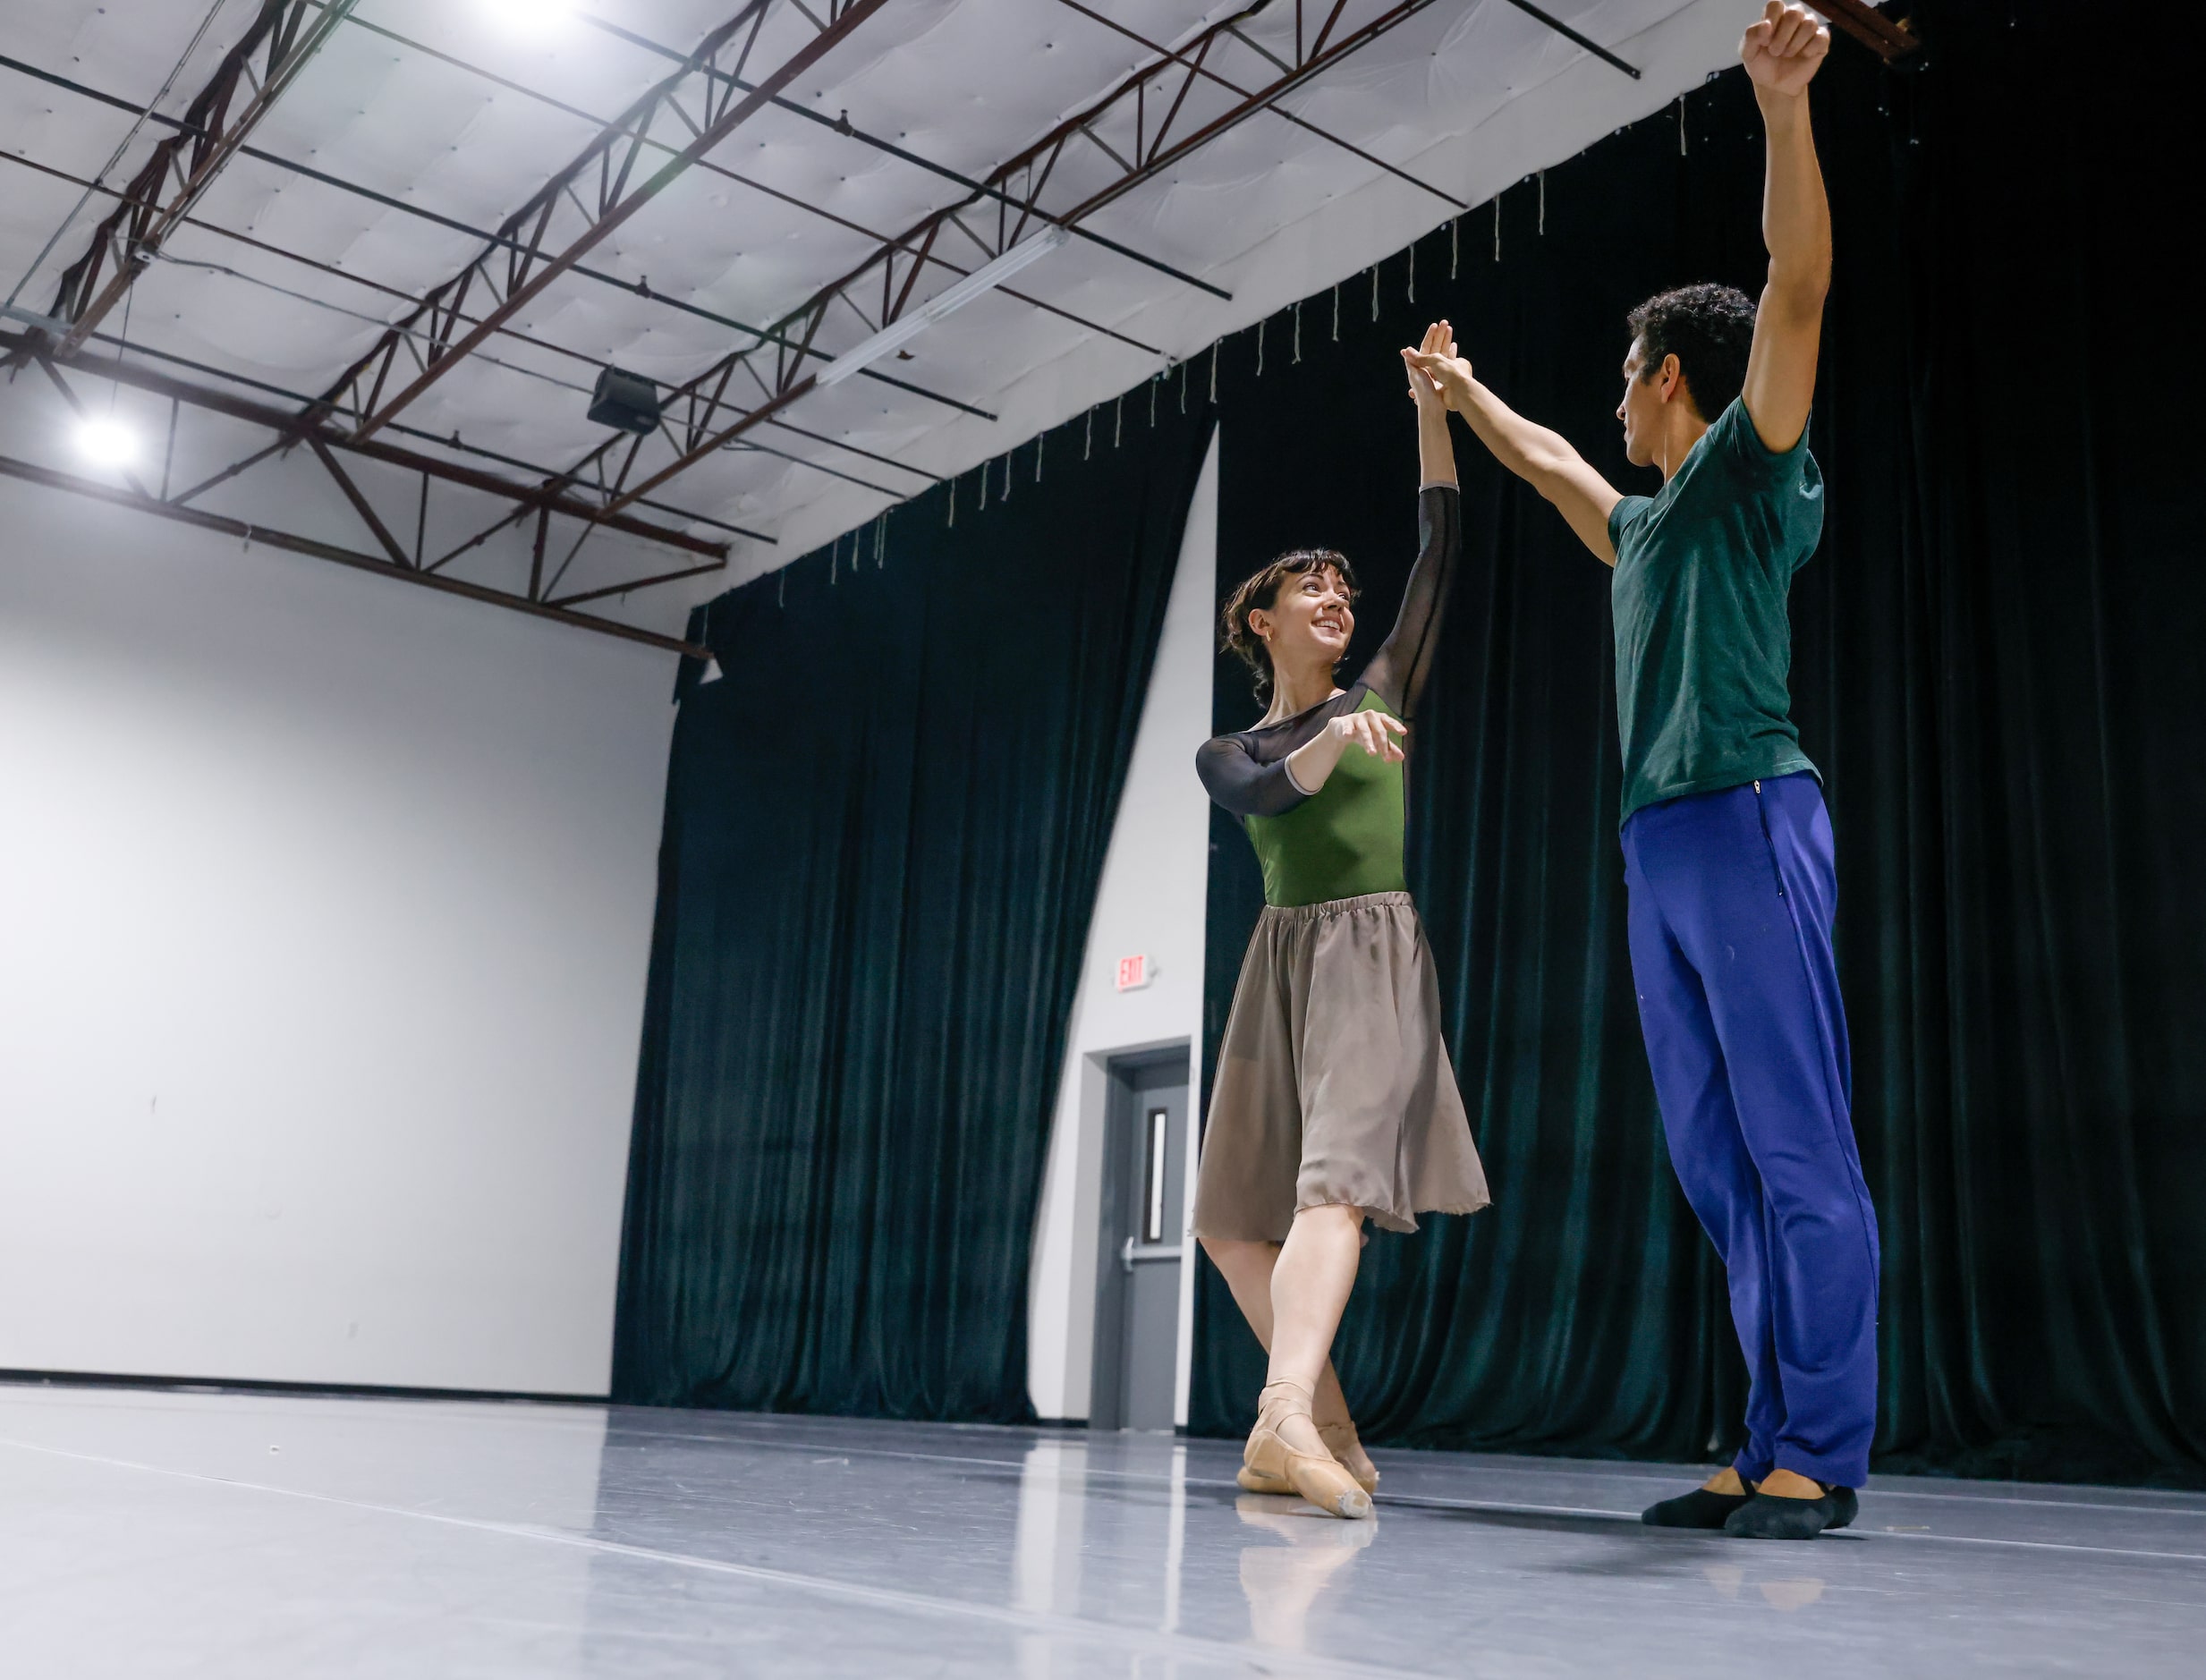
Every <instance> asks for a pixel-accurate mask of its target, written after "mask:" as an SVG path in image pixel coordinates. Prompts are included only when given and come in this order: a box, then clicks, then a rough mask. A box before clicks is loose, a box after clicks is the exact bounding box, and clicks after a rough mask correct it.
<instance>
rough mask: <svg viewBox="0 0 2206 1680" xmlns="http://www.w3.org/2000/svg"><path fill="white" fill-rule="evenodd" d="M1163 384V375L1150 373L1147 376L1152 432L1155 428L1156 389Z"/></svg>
mask: <svg viewBox="0 0 2206 1680" xmlns="http://www.w3.org/2000/svg"><path fill="white" fill-rule="evenodd" d="M1163 383H1164V375H1162V374H1161V373H1152V374H1150V376H1149V424H1150V429H1151V430H1152V431H1153V430H1155V429H1156V426H1157V387H1158V386H1160V385H1162V384H1163Z"/></svg>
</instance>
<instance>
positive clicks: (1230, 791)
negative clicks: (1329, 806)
mask: <svg viewBox="0 0 2206 1680" xmlns="http://www.w3.org/2000/svg"><path fill="white" fill-rule="evenodd" d="M1195 773H1196V774H1197V775H1198V776H1201V777H1202V785H1203V787H1204V788H1205V789H1206V790H1207V791H1208V792H1209V795H1210V797H1211V798H1212V799H1214V800H1216V801H1217V802H1218V803H1219V804H1220V805H1223V806H1224V807H1225V808H1226V810H1230V811H1231V812H1233V814H1234V815H1235V816H1236V817H1277V816H1281V815H1283V814H1285V812H1287V811H1290V810H1294V808H1295V806H1297V805H1299V804H1301V803H1302V801H1304V800H1305V799H1307V798H1309V797H1310V795H1309V794H1307V793H1303V792H1302V789H1300V788H1299V787H1297V786H1295V785H1294V783H1293V782H1292V781H1290V780H1289V779H1288V778H1287V768H1286V760H1285V759H1279V760H1278V761H1277V763H1275V764H1259V763H1258V762H1257V761H1256V757H1255V755H1254V754H1253V753H1251V751H1249V750H1248V748H1247V747H1246V746H1244V745H1243V744H1242V742H1238V741H1236V740H1235V739H1234V738H1233V737H1232V736H1231V735H1215V736H1213V737H1212V738H1211V739H1209V741H1206V742H1203V743H1202V746H1201V750H1200V751H1197V752H1196V754H1195Z"/></svg>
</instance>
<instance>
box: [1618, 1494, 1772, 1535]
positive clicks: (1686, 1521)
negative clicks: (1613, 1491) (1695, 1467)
mask: <svg viewBox="0 0 2206 1680" xmlns="http://www.w3.org/2000/svg"><path fill="white" fill-rule="evenodd" d="M1752 1497H1753V1496H1752V1494H1745V1493H1716V1492H1713V1491H1711V1490H1710V1489H1707V1488H1695V1489H1693V1491H1692V1492H1691V1493H1681V1494H1679V1495H1678V1496H1677V1498H1675V1499H1665V1500H1663V1501H1662V1502H1661V1503H1660V1504H1659V1505H1650V1506H1648V1507H1647V1508H1646V1509H1645V1510H1644V1511H1642V1512H1641V1513H1640V1514H1639V1520H1640V1521H1641V1522H1642V1523H1645V1524H1646V1525H1647V1526H1648V1527H1649V1528H1702V1529H1718V1528H1721V1527H1723V1525H1724V1523H1725V1521H1726V1520H1727V1518H1728V1517H1729V1516H1730V1515H1731V1514H1732V1513H1733V1512H1734V1511H1735V1510H1737V1509H1738V1508H1739V1507H1740V1506H1743V1505H1744V1504H1746V1503H1747V1501H1748V1500H1749V1499H1751V1498H1752Z"/></svg>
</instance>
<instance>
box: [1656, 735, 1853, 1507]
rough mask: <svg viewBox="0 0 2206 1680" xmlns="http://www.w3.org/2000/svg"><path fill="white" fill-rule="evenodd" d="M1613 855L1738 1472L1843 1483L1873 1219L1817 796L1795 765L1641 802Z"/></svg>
mask: <svg viewBox="0 0 2206 1680" xmlns="http://www.w3.org/2000/svg"><path fill="white" fill-rule="evenodd" d="M1624 860H1625V882H1626V884H1627V885H1628V886H1629V887H1630V888H1631V895H1632V909H1631V938H1632V975H1633V980H1635V981H1636V983H1637V985H1638V988H1639V1018H1640V1025H1641V1028H1642V1031H1644V1033H1645V1035H1646V1039H1647V1061H1648V1064H1649V1065H1650V1067H1651V1068H1652V1070H1653V1073H1654V1084H1655V1095H1656V1096H1657V1098H1658V1099H1660V1102H1661V1105H1662V1125H1663V1130H1664V1132H1665V1133H1667V1135H1668V1138H1669V1145H1670V1161H1671V1164H1672V1165H1673V1166H1675V1167H1676V1169H1677V1178H1678V1182H1679V1183H1680V1184H1683V1185H1684V1191H1685V1199H1686V1200H1687V1201H1690V1202H1691V1203H1692V1204H1693V1212H1694V1213H1696V1214H1698V1215H1699V1216H1700V1219H1701V1227H1702V1228H1703V1229H1704V1230H1706V1231H1707V1232H1708V1235H1709V1240H1710V1242H1712V1243H1715V1244H1716V1252H1718V1254H1719V1255H1721V1256H1722V1258H1723V1262H1724V1268H1725V1270H1726V1271H1727V1273H1728V1274H1729V1276H1730V1285H1731V1318H1732V1322H1733V1323H1734V1324H1735V1325H1736V1326H1737V1327H1738V1332H1739V1345H1740V1346H1741V1348H1742V1349H1743V1350H1744V1353H1745V1354H1746V1364H1747V1369H1748V1370H1749V1372H1750V1373H1751V1375H1752V1384H1753V1386H1752V1389H1751V1390H1750V1392H1749V1394H1748V1396H1747V1402H1746V1446H1745V1447H1744V1449H1743V1450H1742V1451H1741V1452H1740V1454H1739V1456H1738V1459H1737V1461H1736V1462H1737V1468H1738V1472H1739V1473H1740V1474H1741V1475H1742V1476H1744V1477H1746V1478H1748V1479H1749V1480H1750V1481H1760V1480H1761V1478H1762V1477H1764V1476H1767V1475H1768V1474H1769V1471H1770V1469H1771V1467H1772V1466H1773V1465H1774V1466H1777V1467H1778V1468H1782V1469H1785V1470H1790V1471H1794V1472H1797V1473H1799V1474H1800V1475H1803V1476H1809V1477H1812V1478H1813V1479H1814V1480H1816V1481H1824V1482H1831V1483H1835V1484H1837V1485H1838V1486H1840V1487H1846V1488H1858V1487H1860V1486H1861V1485H1862V1482H1863V1481H1865V1480H1867V1478H1868V1475H1869V1444H1870V1438H1871V1436H1872V1435H1874V1434H1875V1432H1876V1424H1877V1276H1878V1255H1877V1215H1876V1211H1875V1209H1872V1208H1871V1206H1870V1202H1869V1186H1868V1185H1867V1184H1865V1183H1864V1182H1863V1180H1862V1162H1861V1157H1860V1155H1859V1153H1858V1152H1857V1151H1856V1150H1855V1148H1854V1123H1853V1118H1852V1100H1853V1092H1852V1082H1853V1075H1852V1071H1851V1068H1850V1066H1849V1062H1848V1056H1847V1050H1846V1020H1845V1005H1844V1004H1843V1003H1842V1002H1841V1001H1840V999H1839V996H1838V972H1837V965H1836V963H1834V962H1833V960H1832V956H1831V945H1830V934H1831V921H1832V918H1833V916H1834V914H1835V912H1837V904H1838V891H1837V871H1836V870H1835V869H1834V867H1833V864H1832V859H1831V833H1830V818H1829V817H1828V814H1827V813H1826V812H1825V811H1824V809H1823V793H1822V789H1821V788H1820V786H1819V785H1817V783H1816V780H1815V778H1814V777H1813V776H1809V775H1806V774H1802V775H1797V776H1781V777H1778V778H1776V779H1773V780H1770V781H1765V782H1761V783H1757V784H1754V785H1750V786H1745V787H1734V788H1727V789H1725V790H1724V791H1723V792H1721V793H1697V794H1692V795H1688V796H1687V797H1685V798H1684V799H1674V800H1671V801H1669V802H1667V803H1664V804H1660V805H1650V806H1648V807H1647V808H1646V809H1644V810H1639V811H1635V812H1634V813H1633V816H1632V819H1631V820H1630V821H1628V822H1627V823H1625V826H1624Z"/></svg>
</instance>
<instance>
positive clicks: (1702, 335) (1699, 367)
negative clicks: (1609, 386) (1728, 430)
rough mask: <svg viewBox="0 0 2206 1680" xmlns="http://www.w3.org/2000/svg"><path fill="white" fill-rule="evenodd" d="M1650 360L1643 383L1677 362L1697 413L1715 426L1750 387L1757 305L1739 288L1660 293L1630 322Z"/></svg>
mask: <svg viewBox="0 0 2206 1680" xmlns="http://www.w3.org/2000/svg"><path fill="white" fill-rule="evenodd" d="M1624 324H1625V327H1629V328H1630V329H1631V334H1632V336H1633V338H1636V339H1638V340H1639V341H1640V350H1641V352H1642V354H1643V355H1644V356H1645V358H1646V370H1645V371H1644V372H1643V373H1642V374H1641V375H1640V378H1642V379H1651V378H1654V377H1655V375H1656V374H1658V373H1659V372H1660V371H1661V370H1662V359H1663V358H1664V357H1665V356H1676V358H1677V367H1678V371H1679V372H1681V373H1682V374H1684V378H1685V395H1687V396H1688V397H1690V398H1691V399H1692V401H1693V412H1694V413H1696V414H1698V415H1699V416H1700V417H1701V419H1702V420H1706V421H1707V422H1708V423H1709V424H1710V425H1711V426H1713V425H1714V424H1715V423H1716V421H1717V419H1718V416H1719V415H1721V414H1722V413H1723V412H1724V411H1725V410H1726V409H1727V408H1729V407H1730V406H1731V404H1732V401H1733V399H1735V397H1736V396H1737V395H1739V393H1740V392H1741V391H1743V390H1744V389H1745V388H1746V358H1747V356H1748V354H1749V352H1752V350H1753V348H1754V306H1753V304H1752V301H1749V299H1748V298H1747V295H1746V293H1744V292H1741V291H1739V290H1738V289H1737V288H1735V287H1733V286H1718V285H1697V286H1680V287H1678V288H1677V290H1676V291H1675V292H1659V293H1656V294H1655V295H1654V296H1653V297H1650V298H1649V299H1648V300H1647V301H1645V302H1644V303H1642V304H1641V305H1640V306H1639V307H1638V308H1637V309H1635V310H1633V311H1632V312H1631V313H1630V314H1629V315H1627V316H1625V318H1624Z"/></svg>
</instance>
